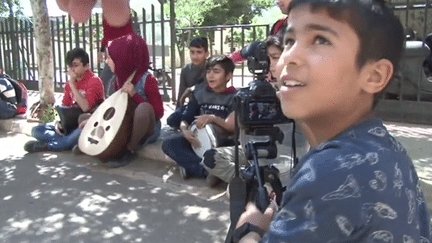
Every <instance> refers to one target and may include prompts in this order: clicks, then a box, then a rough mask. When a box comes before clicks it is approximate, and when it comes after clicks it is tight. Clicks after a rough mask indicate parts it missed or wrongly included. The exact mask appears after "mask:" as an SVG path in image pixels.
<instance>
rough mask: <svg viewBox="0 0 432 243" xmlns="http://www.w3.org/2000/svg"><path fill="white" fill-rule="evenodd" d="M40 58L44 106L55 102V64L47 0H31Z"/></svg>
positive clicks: (40, 85)
mask: <svg viewBox="0 0 432 243" xmlns="http://www.w3.org/2000/svg"><path fill="white" fill-rule="evenodd" d="M30 3H31V8H32V12H33V24H34V31H35V39H36V54H37V60H38V73H39V78H38V81H39V92H40V102H41V106H42V107H43V108H46V107H47V106H48V105H53V104H54V103H55V99H54V77H53V74H54V64H53V53H52V45H51V30H50V22H49V18H48V8H47V4H46V0H31V1H30Z"/></svg>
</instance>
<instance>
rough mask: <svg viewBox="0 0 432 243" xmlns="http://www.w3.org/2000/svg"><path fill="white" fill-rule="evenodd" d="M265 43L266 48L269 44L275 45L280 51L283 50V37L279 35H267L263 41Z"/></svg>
mask: <svg viewBox="0 0 432 243" xmlns="http://www.w3.org/2000/svg"><path fill="white" fill-rule="evenodd" d="M265 44H266V47H267V48H269V47H270V46H275V47H277V48H278V49H279V50H280V51H283V49H284V45H283V38H282V36H280V35H269V36H268V37H267V39H266V41H265Z"/></svg>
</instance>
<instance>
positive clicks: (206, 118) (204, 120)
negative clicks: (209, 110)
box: [195, 115, 215, 129]
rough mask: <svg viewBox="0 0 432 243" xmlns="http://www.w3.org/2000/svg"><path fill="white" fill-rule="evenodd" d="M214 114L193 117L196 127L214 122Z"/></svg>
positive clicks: (199, 127)
mask: <svg viewBox="0 0 432 243" xmlns="http://www.w3.org/2000/svg"><path fill="white" fill-rule="evenodd" d="M214 118H215V115H200V116H197V117H195V124H196V126H197V128H198V129H201V128H203V127H205V125H206V124H211V123H214Z"/></svg>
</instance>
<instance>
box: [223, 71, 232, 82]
mask: <svg viewBox="0 0 432 243" xmlns="http://www.w3.org/2000/svg"><path fill="white" fill-rule="evenodd" d="M225 77H226V82H227V83H228V81H230V80H231V79H232V78H233V77H234V75H233V73H232V72H230V73H228V74H227V75H226V76H225Z"/></svg>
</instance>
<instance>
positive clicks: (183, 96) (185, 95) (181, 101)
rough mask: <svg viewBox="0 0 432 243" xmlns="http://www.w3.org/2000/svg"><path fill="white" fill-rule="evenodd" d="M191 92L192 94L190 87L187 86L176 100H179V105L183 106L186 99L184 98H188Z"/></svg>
mask: <svg viewBox="0 0 432 243" xmlns="http://www.w3.org/2000/svg"><path fill="white" fill-rule="evenodd" d="M191 94H192V90H191V88H187V89H186V90H185V91H184V92H183V94H182V96H181V97H180V100H179V101H178V102H179V105H180V106H183V105H184V103H185V101H186V98H188V97H189V96H190V95H191Z"/></svg>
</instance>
